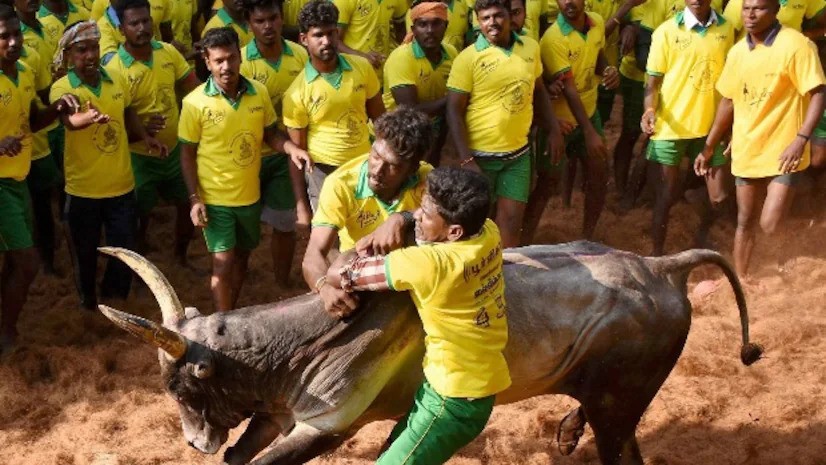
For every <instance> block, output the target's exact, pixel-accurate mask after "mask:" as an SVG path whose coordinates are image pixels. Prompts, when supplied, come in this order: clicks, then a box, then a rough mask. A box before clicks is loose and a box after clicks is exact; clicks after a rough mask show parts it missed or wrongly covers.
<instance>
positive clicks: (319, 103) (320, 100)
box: [307, 92, 327, 116]
mask: <svg viewBox="0 0 826 465" xmlns="http://www.w3.org/2000/svg"><path fill="white" fill-rule="evenodd" d="M325 103H327V93H326V92H321V93H319V94H316V95H311V96H310V102H309V104H308V105H307V115H309V116H313V115H314V114H316V113H318V111H319V110H321V108H322V107H323V106H324V104H325Z"/></svg>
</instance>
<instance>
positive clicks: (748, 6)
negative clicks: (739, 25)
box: [741, 0, 780, 34]
mask: <svg viewBox="0 0 826 465" xmlns="http://www.w3.org/2000/svg"><path fill="white" fill-rule="evenodd" d="M779 9H780V7H779V5H777V4H775V3H774V2H773V1H772V0H743V11H742V13H741V14H742V18H743V27H744V28H745V29H746V31H748V32H749V33H750V34H760V33H762V32H763V31H765V30H766V29H768V28H770V27H771V25H772V24H773V23H774V21H775V20H776V19H777V12H778V11H779Z"/></svg>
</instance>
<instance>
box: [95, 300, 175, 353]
mask: <svg viewBox="0 0 826 465" xmlns="http://www.w3.org/2000/svg"><path fill="white" fill-rule="evenodd" d="M98 308H99V309H100V311H101V312H102V313H103V315H104V316H106V318H109V320H111V321H112V323H114V324H116V325H117V326H118V327H119V328H121V329H123V330H126V331H127V332H128V333H130V334H132V335H134V336H137V337H139V338H141V339H143V340H144V341H146V342H148V343H150V344H152V345H154V346H155V347H157V348H159V349H161V350H163V351H164V352H166V353H167V354H169V356H170V357H172V358H174V359H175V360H180V358H181V357H183V356H184V354H186V347H187V340H186V338H185V337H183V336H181V335H180V334H178V333H177V332H175V331H172V330H171V329H168V328H165V327H163V326H161V325H159V324H158V323H155V322H154V321H149V320H147V319H146V318H141V317H139V316H135V315H130V314H129V313H124V312H121V311H118V310H115V309H114V308H112V307H107V306H106V305H98Z"/></svg>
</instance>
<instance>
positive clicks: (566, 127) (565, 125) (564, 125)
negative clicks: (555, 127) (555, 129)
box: [559, 119, 576, 136]
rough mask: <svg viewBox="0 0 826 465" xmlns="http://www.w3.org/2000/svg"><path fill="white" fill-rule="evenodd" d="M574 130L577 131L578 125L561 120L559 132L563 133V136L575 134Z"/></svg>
mask: <svg viewBox="0 0 826 465" xmlns="http://www.w3.org/2000/svg"><path fill="white" fill-rule="evenodd" d="M574 129H576V123H572V122H570V121H565V120H564V119H561V120H559V130H560V132H562V135H563V136H567V135H568V134H570V133H572V132H574Z"/></svg>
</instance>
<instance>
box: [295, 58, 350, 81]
mask: <svg viewBox="0 0 826 465" xmlns="http://www.w3.org/2000/svg"><path fill="white" fill-rule="evenodd" d="M352 70H353V67H352V66H350V63H348V62H347V60H346V59H345V58H344V55H342V54H340V53H339V54H338V65H337V66H336V70H335V71H334V72H333V73H339V74H341V73H342V72H344V71H352ZM333 73H331V74H333ZM319 76H321V73H319V72H318V70H317V69H315V68H314V67H313V62H312V61H311V60H309V61H307V64H306V65H304V78H305V79H306V80H307V82H308V83H309V82H313V81H315V80H316V78H317V77H319ZM328 82H329V81H328ZM333 87H336V88H338V87H337V86H335V85H333Z"/></svg>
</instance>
